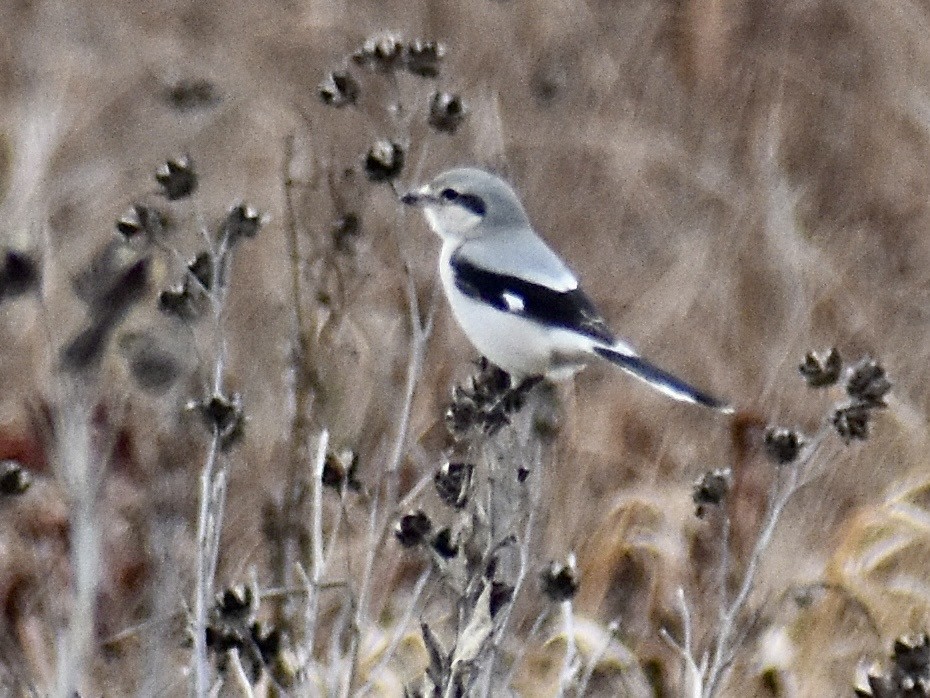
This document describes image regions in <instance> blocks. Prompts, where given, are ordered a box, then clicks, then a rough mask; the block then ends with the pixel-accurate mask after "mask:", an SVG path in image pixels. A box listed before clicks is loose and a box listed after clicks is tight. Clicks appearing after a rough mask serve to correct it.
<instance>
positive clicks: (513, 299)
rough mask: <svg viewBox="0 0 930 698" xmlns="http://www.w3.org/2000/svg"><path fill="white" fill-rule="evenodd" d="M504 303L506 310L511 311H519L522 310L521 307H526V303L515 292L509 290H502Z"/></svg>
mask: <svg viewBox="0 0 930 698" xmlns="http://www.w3.org/2000/svg"><path fill="white" fill-rule="evenodd" d="M503 298H504V303H506V304H507V310H509V311H510V312H511V313H520V312H523V309H524V308H525V307H526V304H525V303H524V302H523V299H522V298H520V296H518V295H517V294H516V293H511V292H510V291H504V293H503Z"/></svg>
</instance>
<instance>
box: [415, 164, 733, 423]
mask: <svg viewBox="0 0 930 698" xmlns="http://www.w3.org/2000/svg"><path fill="white" fill-rule="evenodd" d="M400 201H401V202H402V203H403V204H405V205H407V206H412V207H416V208H417V209H419V210H421V211H422V213H423V215H424V216H425V218H426V222H427V224H428V225H429V227H430V228H431V229H432V230H433V232H435V233H436V234H437V235H438V236H439V237H440V239H441V240H442V248H441V251H440V254H439V278H440V282H441V284H442V288H443V290H444V292H445V295H446V298H447V299H448V301H449V305H450V307H451V309H452V314H453V315H454V317H455V320H456V321H457V323H458V325H459V327H461V329H462V330H463V331H464V333H465V335H466V336H467V337H468V339H469V340H470V342H471V343H472V345H474V347H475V348H476V349H477V350H478V351H479V352H480V353H481V354H483V355H484V356H485V357H486V358H487V359H488V361H490V362H491V363H492V364H494V365H496V366H498V367H499V368H501V369H503V370H504V371H506V372H507V373H509V374H510V376H511V379H512V380H513V381H514V382H515V383H519V382H520V381H522V380H525V379H530V378H538V377H540V376H541V377H544V378H546V379H549V380H556V381H558V380H564V379H566V378H569V377H571V376H573V375H575V374H576V373H577V372H578V371H580V370H581V369H583V368H584V367H585V366H586V365H588V364H589V363H591V362H592V361H593V360H596V358H597V357H600V358H602V359H606V360H607V361H609V362H611V363H613V364H615V365H617V366H618V367H620V368H621V369H622V370H623V371H625V372H626V373H628V374H631V375H633V376H635V377H636V378H638V379H640V380H642V381H644V382H645V383H647V384H648V385H649V386H651V387H652V388H654V389H656V390H658V391H660V392H661V393H664V394H665V395H667V396H669V397H671V398H673V399H675V400H678V401H681V402H688V403H693V404H696V405H703V406H705V407H709V408H712V409H714V410H717V411H720V412H724V413H730V412H732V411H733V408H732V407H731V406H730V405H729V403H727V402H726V401H724V400H721V399H718V398H716V397H713V396H711V395H710V394H708V393H706V392H704V391H702V390H699V389H698V388H695V387H694V386H692V385H690V384H688V383H686V382H685V381H683V380H681V379H680V378H677V377H676V376H674V375H672V374H671V373H669V372H667V371H665V370H663V369H661V368H659V367H658V366H656V365H655V364H653V363H651V362H649V361H647V360H646V359H644V358H643V357H641V356H640V355H639V354H638V353H637V352H636V351H635V350H634V349H633V348H632V347H631V346H630V345H629V344H627V343H626V342H624V341H623V340H620V339H618V338H617V337H616V336H615V335H614V333H613V332H612V331H611V329H610V327H609V326H608V325H607V322H606V321H605V320H604V318H603V316H602V315H601V314H600V312H599V311H598V310H597V308H596V307H595V305H594V303H593V302H592V301H591V299H590V298H589V297H588V296H587V295H586V294H585V292H584V291H583V290H582V289H581V287H580V285H579V282H578V278H577V277H576V276H575V274H574V273H573V272H572V271H571V269H569V267H568V266H567V265H566V264H565V262H564V261H562V258H561V257H560V256H559V255H558V254H557V253H556V252H555V251H554V250H553V249H552V248H551V247H549V245H547V244H546V242H545V241H544V240H543V239H542V238H541V237H540V236H539V235H538V234H537V233H536V231H535V230H534V228H533V225H532V224H531V222H530V219H529V216H528V215H527V213H526V210H525V209H524V207H523V204H522V203H521V202H520V197H519V196H518V195H517V193H516V191H514V189H513V188H512V187H511V186H510V185H509V184H508V183H507V182H506V181H504V180H503V179H501V178H500V177H498V176H496V175H494V174H492V173H490V172H487V171H485V170H482V169H478V168H475V167H456V168H453V169H450V170H447V171H445V172H443V173H441V174H440V175H438V176H437V177H435V178H434V179H432V180H431V181H429V182H428V183H426V184H424V185H423V186H420V187H418V188H414V189H411V190H410V191H408V192H407V193H405V194H403V195H401V196H400Z"/></svg>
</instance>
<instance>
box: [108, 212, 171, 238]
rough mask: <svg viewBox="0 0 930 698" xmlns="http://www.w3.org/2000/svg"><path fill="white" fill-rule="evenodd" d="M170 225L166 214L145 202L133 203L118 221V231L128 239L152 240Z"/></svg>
mask: <svg viewBox="0 0 930 698" xmlns="http://www.w3.org/2000/svg"><path fill="white" fill-rule="evenodd" d="M167 225H168V221H167V219H166V218H165V215H164V214H163V213H162V212H161V211H159V210H158V209H156V208H152V207H151V206H146V205H145V204H133V205H132V206H131V207H130V208H129V210H128V211H126V213H124V214H123V215H122V216H120V217H119V219H118V220H117V221H116V231H117V232H118V233H119V234H120V235H122V236H123V237H124V238H126V239H127V240H136V239H138V238H145V239H146V240H152V239H154V238H155V237H157V236H158V235H159V234H160V233H161V232H162V231H163V230H164V229H165V227H166V226H167Z"/></svg>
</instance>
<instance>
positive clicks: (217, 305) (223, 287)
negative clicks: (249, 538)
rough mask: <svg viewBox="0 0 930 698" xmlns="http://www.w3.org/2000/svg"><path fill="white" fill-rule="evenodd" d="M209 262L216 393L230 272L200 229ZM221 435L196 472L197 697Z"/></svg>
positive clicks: (223, 243) (221, 477) (218, 504)
mask: <svg viewBox="0 0 930 698" xmlns="http://www.w3.org/2000/svg"><path fill="white" fill-rule="evenodd" d="M204 237H205V239H206V241H207V244H208V245H209V249H210V259H211V262H212V265H213V270H212V273H213V279H214V290H213V291H212V292H211V293H210V294H209V298H210V307H211V310H212V315H213V345H214V347H215V352H216V353H215V355H214V359H213V371H212V373H213V376H212V377H213V385H212V390H213V395H220V394H221V393H222V388H223V376H224V373H225V369H226V335H225V332H224V327H223V313H224V308H225V304H226V297H227V283H226V280H227V278H228V271H229V253H230V248H229V240H228V238H227V236H226V235H224V236H223V237H222V239H221V240H220V241H219V242H218V243H216V244H214V243H212V241H211V240H210V237H209V235H207V234H206V232H204ZM222 440H223V439H222V434H221V433H220V428H219V426H218V425H213V427H212V436H211V438H210V446H209V449H208V451H207V456H206V459H205V460H204V466H203V470H202V471H201V474H200V506H199V509H198V515H197V579H196V588H195V592H194V619H193V629H192V632H193V634H194V647H193V656H192V662H193V666H192V667H191V671H192V674H193V679H194V694H195V696H197V698H202V697H203V696H206V695H207V694H208V692H209V691H210V684H211V677H210V674H211V671H210V665H209V661H208V658H207V632H206V631H207V620H208V619H207V615H208V610H209V608H210V603H211V601H212V597H213V578H214V576H215V575H216V567H217V560H218V559H219V551H220V535H221V533H222V530H223V510H224V507H225V503H226V477H227V472H226V470H227V463H226V462H225V459H223V458H222V454H221V448H222Z"/></svg>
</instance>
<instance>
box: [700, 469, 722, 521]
mask: <svg viewBox="0 0 930 698" xmlns="http://www.w3.org/2000/svg"><path fill="white" fill-rule="evenodd" d="M729 490H730V469H729V468H724V469H720V470H712V471H710V472H707V473H704V474H703V475H702V476H701V477H700V479H699V480H698V481H697V482H695V483H694V489H693V490H692V492H691V500H692V501H693V502H694V505H695V512H694V513H695V515H696V516H697V517H698V518H699V519H700V518H704V514H705V512H706V510H707V507H709V506H714V507H715V506H718V505H719V504H720V503H721V502H722V501H723V500H724V498H725V497H726V496H727V492H729Z"/></svg>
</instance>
